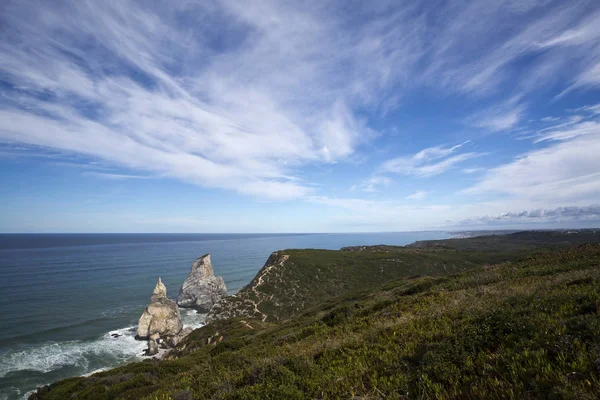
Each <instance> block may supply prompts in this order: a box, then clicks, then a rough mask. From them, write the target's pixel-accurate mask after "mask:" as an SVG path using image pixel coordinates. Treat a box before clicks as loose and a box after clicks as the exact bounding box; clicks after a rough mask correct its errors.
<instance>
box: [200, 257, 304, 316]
mask: <svg viewBox="0 0 600 400" xmlns="http://www.w3.org/2000/svg"><path fill="white" fill-rule="evenodd" d="M289 257H290V256H289V255H287V254H283V253H282V252H275V253H273V254H271V256H270V257H269V259H268V260H267V262H266V263H265V265H264V267H263V268H262V269H261V270H260V271H259V272H258V274H257V275H256V277H254V279H253V280H252V282H250V284H248V285H246V286H245V287H243V288H242V289H241V290H240V291H239V292H238V293H236V294H234V295H232V296H229V297H225V298H223V299H222V300H221V301H219V302H217V303H216V304H215V305H214V306H213V307H212V309H211V310H210V312H209V313H208V315H207V316H206V322H211V321H216V320H223V319H228V318H236V317H244V318H255V319H260V320H261V321H263V322H265V321H267V320H268V319H269V320H273V319H275V320H277V319H280V318H281V317H282V316H281V315H280V311H281V310H280V308H281V307H284V304H283V303H281V302H280V300H283V299H278V298H276V296H275V293H274V292H273V290H272V289H273V288H275V287H279V288H283V289H284V291H285V292H287V295H288V296H287V298H286V302H287V303H289V301H290V299H293V298H294V297H295V294H296V291H297V287H298V285H297V282H296V281H294V280H293V279H289V277H287V278H286V279H284V274H285V270H286V268H285V262H286V261H287V260H288V259H289ZM288 305H289V304H288ZM303 306H304V302H303V301H301V302H300V304H298V307H299V308H301V307H303Z"/></svg>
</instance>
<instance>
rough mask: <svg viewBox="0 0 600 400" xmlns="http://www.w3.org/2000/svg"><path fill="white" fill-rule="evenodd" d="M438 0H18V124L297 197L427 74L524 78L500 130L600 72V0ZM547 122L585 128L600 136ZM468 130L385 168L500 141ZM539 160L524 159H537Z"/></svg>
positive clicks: (121, 161) (405, 168) (449, 78)
mask: <svg viewBox="0 0 600 400" xmlns="http://www.w3.org/2000/svg"><path fill="white" fill-rule="evenodd" d="M421 3H422V4H420V5H415V4H408V3H407V4H399V3H397V2H396V3H393V2H382V3H378V4H376V5H369V6H366V5H360V4H355V5H353V7H346V6H345V4H344V3H343V2H316V1H315V2H309V3H300V2H297V3H296V2H291V3H286V2H277V1H268V0H265V1H257V2H254V3H253V5H252V7H248V6H247V5H246V4H243V3H241V2H237V1H228V0H208V1H203V2H186V1H172V2H164V3H153V4H152V5H149V4H147V3H146V2H141V1H139V2H138V1H129V0H124V1H118V2H117V1H103V2H98V1H93V0H81V1H65V2H59V3H58V4H55V2H52V3H50V2H39V3H37V4H36V6H35V7H31V5H29V4H26V3H23V2H9V3H8V4H6V5H3V11H2V14H1V15H0V23H1V24H2V26H3V37H2V39H0V56H1V57H0V79H2V80H3V81H4V82H7V83H8V84H7V85H6V87H3V89H2V98H1V103H0V121H1V122H2V124H1V127H0V141H2V142H9V143H24V144H28V145H35V146H39V147H40V148H42V149H54V151H59V152H61V153H62V154H69V155H71V154H79V155H85V156H86V157H91V158H93V159H99V160H102V161H103V162H105V163H107V164H110V165H116V166H119V167H125V168H127V169H129V170H132V171H134V172H135V173H132V174H131V175H132V176H137V175H138V172H139V175H140V176H145V175H146V174H148V175H158V176H166V177H172V178H176V179H180V180H182V181H186V182H191V183H194V184H198V185H202V186H206V187H211V188H223V189H230V190H235V191H238V192H240V193H244V194H249V195H252V196H259V197H266V198H273V199H294V198H299V197H309V196H315V189H314V185H313V184H312V182H306V181H305V180H304V176H303V175H304V174H303V169H302V167H303V166H306V165H317V166H319V165H327V164H333V163H338V162H343V161H345V160H347V159H348V158H349V157H352V156H353V155H354V154H356V153H357V152H359V151H360V150H361V146H362V145H363V144H365V143H367V142H369V141H371V140H373V138H376V137H377V136H378V132H375V131H374V130H373V129H372V128H371V127H370V125H369V117H376V116H377V115H378V113H386V112H388V111H389V110H390V109H393V108H394V107H396V106H397V105H398V104H401V100H402V99H404V98H408V97H409V96H410V94H412V93H414V92H415V91H417V90H421V89H422V88H430V89H432V90H435V91H436V93H438V92H440V93H443V94H446V93H452V94H458V95H461V96H463V95H464V96H472V97H475V98H481V97H485V96H488V95H490V94H493V93H495V92H497V91H498V90H501V89H503V88H506V86H510V87H511V88H514V91H515V92H519V93H507V95H506V96H512V97H511V98H514V99H519V101H516V100H515V101H513V102H512V103H511V102H509V103H500V104H499V106H498V107H495V108H494V107H488V108H486V109H484V110H482V111H481V112H479V113H476V115H475V116H474V117H473V120H472V121H473V124H474V125H475V126H480V127H482V128H485V129H489V130H494V131H500V130H507V129H511V128H513V127H515V126H516V125H517V124H518V123H519V121H520V120H521V118H522V116H523V115H524V113H525V106H524V104H526V103H525V102H524V101H523V102H520V99H521V96H525V95H526V94H527V93H529V92H531V91H534V90H535V89H538V88H540V87H541V86H542V85H545V84H546V83H547V82H548V80H549V79H550V78H551V77H555V76H559V75H560V76H563V75H561V74H560V73H559V72H560V71H565V70H568V71H569V76H568V77H567V78H565V79H567V80H568V84H567V85H571V90H575V89H580V88H589V87H595V86H596V85H597V84H598V82H600V78H599V76H600V75H599V74H598V72H599V69H598V65H599V64H598V58H599V57H600V47H599V46H598V45H597V43H598V40H597V39H598V29H597V28H596V27H597V26H599V25H600V11H599V10H597V8H596V7H595V5H594V4H593V2H569V3H568V4H558V3H555V2H537V1H519V2H515V1H492V0H482V1H473V2H470V3H469V4H465V5H463V4H461V5H456V4H453V3H451V2H450V3H444V4H432V3H431V4H430V3H428V2H421ZM431 21H436V24H431ZM502 21H512V22H513V23H511V24H504V23H502ZM432 26H435V27H434V28H432ZM567 63H569V64H568V68H566V67H567ZM517 64H518V65H517ZM563 80H564V79H563ZM507 84H510V85H507ZM561 84H562V85H563V86H564V82H562V81H561ZM509 92H510V91H509ZM504 98H506V97H504ZM490 99H491V100H490V102H492V101H493V99H494V98H490ZM506 104H508V105H506ZM486 107H487V106H486ZM461 118H462V117H461ZM580 128H581V129H583V126H580ZM590 129H595V128H593V127H592V128H590ZM570 132H571V134H573V131H572V130H570ZM551 134H552V135H554V136H552V137H551V136H549V135H551ZM545 135H546V136H544V138H542V139H540V140H542V141H556V140H561V141H563V142H564V141H565V140H566V139H572V141H569V142H568V145H570V146H574V145H575V142H574V141H575V140H577V141H579V140H582V141H583V140H591V139H590V137H591V136H593V135H590V134H586V135H585V137H587V139H585V138H584V136H583V135H580V134H578V135H577V138H575V137H567V136H564V135H565V133H564V132H562V131H560V132H559V131H554V132H553V133H547V134H545ZM557 135H558V136H557ZM594 143H595V142H594ZM594 143H592V146H593V145H594ZM580 144H587V143H580ZM568 145H567V143H566V142H565V143H563V144H557V145H556V146H563V147H564V148H566V147H567V146H568ZM461 146H462V145H459V146H454V147H443V146H440V147H431V148H428V149H425V150H423V151H421V152H419V153H417V154H415V155H414V156H407V157H397V158H393V159H391V160H389V161H387V162H386V163H384V164H383V166H382V168H381V171H384V172H388V173H397V174H402V175H412V176H420V177H425V176H434V175H439V174H442V173H444V172H446V171H448V170H450V169H452V168H455V167H457V166H459V165H461V164H463V163H464V162H465V161H467V160H470V159H472V158H475V157H478V156H481V155H482V153H475V152H461V151H460V150H461V149H462V148H461ZM553 146H554V145H553ZM563 147H552V149H553V150H554V151H556V152H560V153H561V154H563V152H565V151H566V149H563ZM550 151H551V149H548V150H547V152H550ZM544 154H546V153H544ZM544 154H542V153H540V152H532V153H530V154H529V155H528V156H527V157H530V160H541V159H542V158H544V159H546V158H545V157H550V155H544ZM569 160H570V159H569ZM528 162H529V161H527V162H526V161H525V159H524V158H523V159H519V160H517V161H515V163H514V165H513V167H510V168H513V169H516V170H518V171H516V170H515V172H514V173H515V174H516V173H517V172H518V173H522V171H523V169H524V168H525V166H524V164H526V163H528ZM540 162H541V161H540ZM573 162H575V161H573ZM517 165H521V166H520V167H518V166H517ZM577 165H579V164H577ZM503 168H504V169H503ZM510 168H509V167H500V168H498V169H496V170H495V171H496V172H495V173H499V174H507V175H510V174H512V173H513V172H510V171H508V170H509V169H510ZM540 168H541V166H540ZM511 171H512V169H511ZM494 176H496V175H494V173H491V174H490V175H489V177H488V181H485V182H491V181H490V180H494V179H499V178H494ZM517 182H519V179H517ZM503 183H505V182H503ZM528 183H530V182H523V184H528ZM380 184H381V182H380V183H372V185H371V184H369V183H367V184H366V185H365V186H364V189H366V190H367V191H368V190H375V189H376V187H377V185H380ZM370 185H371V186H370ZM488 186H490V187H492V186H493V187H495V186H496V185H495V184H492V183H490V184H489V185H488V184H487V183H482V184H481V185H480V186H479V189H483V188H487V187H488Z"/></svg>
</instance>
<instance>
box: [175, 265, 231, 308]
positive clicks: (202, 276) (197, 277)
mask: <svg viewBox="0 0 600 400" xmlns="http://www.w3.org/2000/svg"><path fill="white" fill-rule="evenodd" d="M225 296H227V288H226V287H225V282H224V281H223V278H222V277H220V276H215V274H214V272H213V268H212V264H211V263H210V254H205V255H203V256H202V257H200V258H198V259H197V260H196V261H194V263H193V264H192V270H191V271H190V274H189V275H188V277H187V278H186V279H185V281H184V282H183V285H182V286H181V289H180V290H179V295H178V296H177V304H178V305H179V306H180V307H187V308H193V309H195V310H196V311H198V312H201V313H207V312H209V311H210V309H211V308H212V306H213V304H215V303H216V302H218V301H219V300H220V299H221V298H222V297H225Z"/></svg>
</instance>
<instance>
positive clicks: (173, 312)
mask: <svg viewBox="0 0 600 400" xmlns="http://www.w3.org/2000/svg"><path fill="white" fill-rule="evenodd" d="M182 328H183V324H182V323H181V316H180V314H179V308H177V304H175V302H174V301H173V300H169V298H168V297H167V288H166V287H165V285H163V283H162V281H161V280H160V278H158V283H157V284H156V287H155V288H154V291H153V292H152V297H151V298H150V303H148V306H146V308H145V309H144V312H143V313H142V316H141V317H140V322H139V325H138V335H137V336H138V338H139V339H149V338H151V337H155V335H158V338H162V339H166V338H167V337H170V336H176V335H178V334H179V332H181V329H182ZM152 341H154V342H155V343H156V340H152Z"/></svg>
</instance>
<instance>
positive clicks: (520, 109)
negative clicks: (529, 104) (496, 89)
mask: <svg viewBox="0 0 600 400" xmlns="http://www.w3.org/2000/svg"><path fill="white" fill-rule="evenodd" d="M524 111H525V106H524V105H523V104H515V100H511V101H509V102H508V103H506V104H503V105H500V104H499V105H495V106H494V107H491V108H489V109H486V110H482V111H479V112H477V113H476V114H474V115H471V116H470V117H469V118H468V119H467V123H468V124H469V125H472V126H475V127H478V128H483V129H486V130H489V131H492V132H499V131H506V130H510V129H512V128H514V127H515V126H517V125H518V124H519V122H520V121H521V118H522V116H523V113H524Z"/></svg>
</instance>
